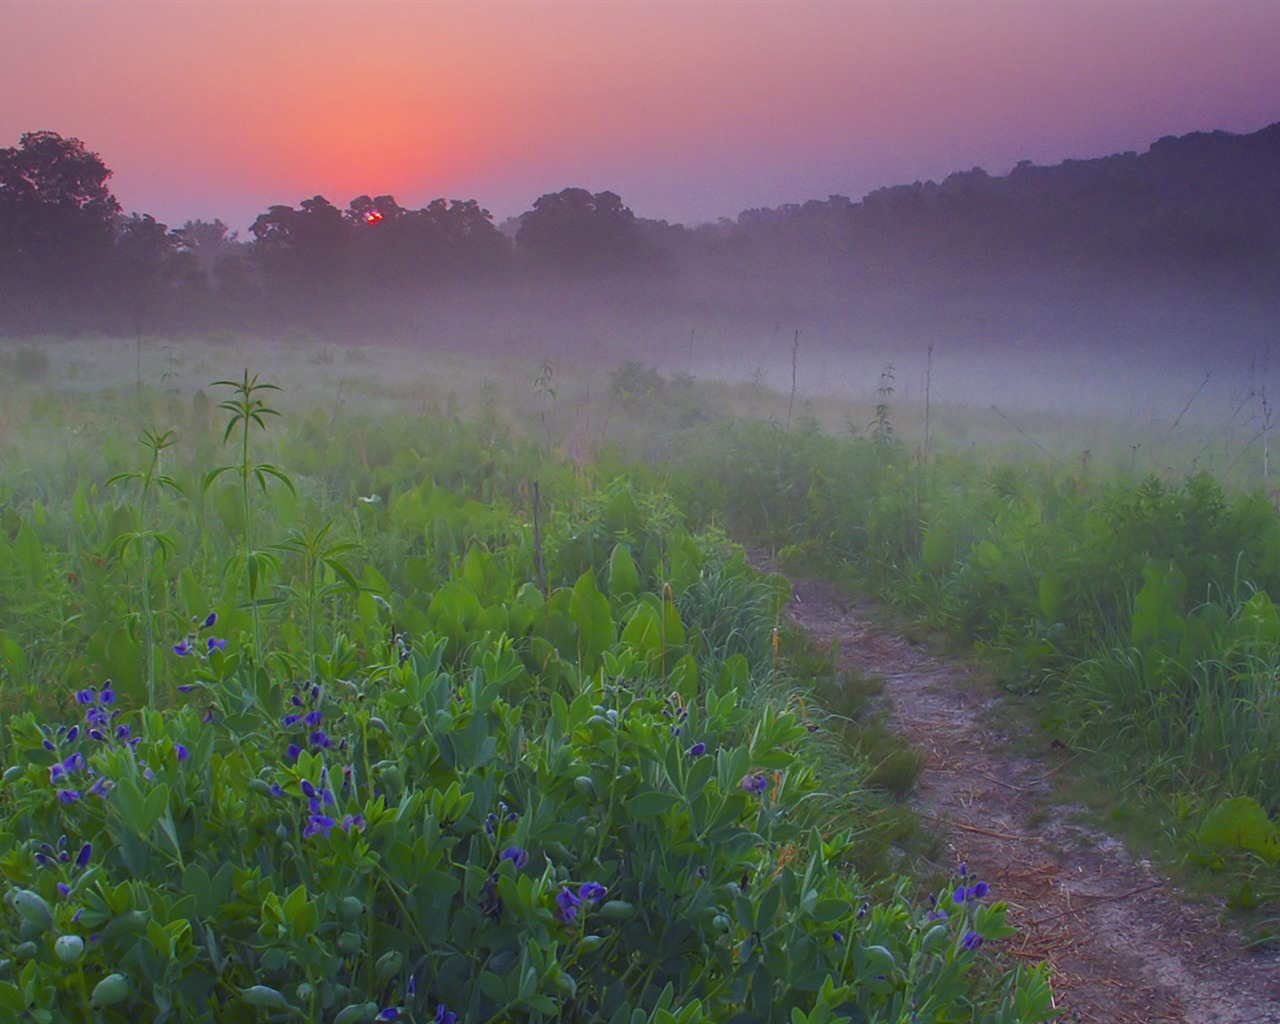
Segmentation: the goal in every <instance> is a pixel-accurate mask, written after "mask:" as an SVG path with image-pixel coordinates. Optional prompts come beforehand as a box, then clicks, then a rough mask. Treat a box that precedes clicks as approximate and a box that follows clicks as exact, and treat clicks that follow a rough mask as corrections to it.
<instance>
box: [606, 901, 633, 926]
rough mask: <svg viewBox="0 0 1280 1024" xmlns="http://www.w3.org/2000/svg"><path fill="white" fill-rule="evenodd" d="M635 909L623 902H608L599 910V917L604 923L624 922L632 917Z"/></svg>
mask: <svg viewBox="0 0 1280 1024" xmlns="http://www.w3.org/2000/svg"><path fill="white" fill-rule="evenodd" d="M635 912H636V908H635V907H634V906H632V905H631V904H630V903H628V902H626V901H625V900H610V901H609V902H608V903H606V904H605V905H604V906H603V907H601V908H600V916H601V917H603V918H604V919H605V920H606V921H626V920H627V919H628V918H631V917H634V916H635Z"/></svg>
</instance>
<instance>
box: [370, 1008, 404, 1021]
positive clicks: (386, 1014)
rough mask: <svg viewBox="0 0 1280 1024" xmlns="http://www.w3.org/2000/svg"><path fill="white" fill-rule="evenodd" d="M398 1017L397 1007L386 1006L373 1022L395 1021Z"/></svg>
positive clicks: (398, 1009) (398, 1010)
mask: <svg viewBox="0 0 1280 1024" xmlns="http://www.w3.org/2000/svg"><path fill="white" fill-rule="evenodd" d="M399 1016H400V1008H399V1007H398V1006H388V1007H386V1008H384V1009H382V1010H379V1011H378V1016H376V1017H374V1018H373V1019H374V1020H395V1019H396V1018H397V1017H399Z"/></svg>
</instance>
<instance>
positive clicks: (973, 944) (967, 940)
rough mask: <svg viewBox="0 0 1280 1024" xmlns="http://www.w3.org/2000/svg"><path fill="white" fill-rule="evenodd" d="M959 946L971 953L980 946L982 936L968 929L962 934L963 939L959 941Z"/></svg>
mask: <svg viewBox="0 0 1280 1024" xmlns="http://www.w3.org/2000/svg"><path fill="white" fill-rule="evenodd" d="M960 945H962V946H964V948H965V949H967V950H969V951H970V952H972V951H973V950H975V949H977V948H978V947H979V946H981V945H982V936H981V935H980V934H979V933H978V932H975V931H973V930H972V929H970V930H969V931H967V932H965V933H964V938H963V939H961V940H960Z"/></svg>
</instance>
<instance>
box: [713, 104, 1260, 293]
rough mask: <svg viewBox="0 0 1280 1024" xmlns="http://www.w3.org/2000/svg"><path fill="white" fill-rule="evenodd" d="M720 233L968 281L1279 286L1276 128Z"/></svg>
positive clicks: (757, 219)
mask: <svg viewBox="0 0 1280 1024" xmlns="http://www.w3.org/2000/svg"><path fill="white" fill-rule="evenodd" d="M728 233H729V234H737V235H738V236H739V240H740V242H743V243H747V245H748V246H749V247H750V248H751V249H754V250H756V251H757V252H760V251H765V250H770V249H774V250H777V251H779V252H783V251H787V252H789V253H790V254H791V255H794V253H795V251H796V250H808V251H810V252H811V253H813V254H814V255H815V256H816V255H821V256H823V257H825V258H831V257H837V258H839V259H840V260H842V261H843V262H846V263H848V264H851V265H855V266H861V267H863V268H864V269H872V270H874V269H886V270H887V269H895V268H896V269H901V268H902V267H903V266H904V265H906V264H912V263H914V262H916V261H920V260H923V261H925V262H926V263H927V264H929V265H930V266H932V267H934V268H935V269H943V268H952V269H960V270H967V271H969V272H974V271H981V270H988V271H1009V270H1017V271H1019V272H1023V273H1025V272H1027V271H1029V270H1033V269H1034V270H1049V269H1053V270H1064V269H1067V270H1074V271H1075V272H1076V273H1079V274H1084V275H1086V276H1098V275H1111V274H1114V273H1115V272H1117V271H1121V272H1129V273H1133V274H1142V275H1146V274H1149V273H1151V272H1160V271H1164V272H1169V271H1173V272H1187V271H1195V272H1204V273H1208V274H1211V275H1212V276H1214V277H1215V278H1217V279H1219V280H1221V279H1225V278H1228V277H1229V278H1234V279H1235V280H1236V281H1237V282H1238V283H1239V284H1241V285H1243V286H1246V287H1248V286H1251V285H1252V286H1254V287H1269V286H1274V285H1276V284H1277V283H1280V278H1278V277H1277V269H1278V267H1280V262H1278V258H1280V123H1277V124H1273V125H1271V126H1269V127H1267V128H1264V129H1262V130H1261V131H1257V132H1254V133H1252V134H1248V135H1234V134H1231V133H1229V132H1222V131H1214V132H1196V133H1193V134H1191V135H1184V136H1181V137H1173V136H1169V137H1166V138H1162V139H1160V140H1159V141H1158V142H1156V143H1154V144H1153V145H1152V146H1151V147H1150V149H1148V150H1147V151H1146V152H1145V153H1140V154H1139V153H1133V152H1129V153H1119V154H1116V155H1113V156H1107V157H1101V158H1098V159H1093V160H1067V161H1064V162H1063V163H1060V164H1055V165H1053V166H1049V167H1041V166H1037V165H1035V164H1033V163H1031V162H1030V161H1024V162H1022V163H1020V164H1018V166H1017V167H1015V168H1014V169H1013V171H1012V172H1011V173H1009V174H1008V175H1006V176H1003V177H998V176H993V175H990V174H988V173H987V172H986V171H984V170H982V169H981V168H977V167H975V168H973V169H972V170H968V171H958V172H956V173H954V174H952V175H950V176H949V177H947V178H946V179H945V180H943V181H942V182H940V183H939V182H932V181H930V182H923V183H922V182H916V183H914V184H911V185H897V186H893V187H889V188H882V189H878V190H876V191H874V192H871V193H870V194H868V195H867V196H866V197H864V198H863V199H862V201H861V202H853V201H851V200H850V199H848V198H847V197H844V196H832V197H830V198H829V199H827V200H823V201H817V200H815V201H811V202H807V203H804V204H795V205H789V206H783V207H779V208H776V209H760V210H747V211H744V212H743V213H742V214H741V215H740V216H739V217H738V219H737V222H736V223H735V224H734V225H733V227H732V228H731V229H729V230H728Z"/></svg>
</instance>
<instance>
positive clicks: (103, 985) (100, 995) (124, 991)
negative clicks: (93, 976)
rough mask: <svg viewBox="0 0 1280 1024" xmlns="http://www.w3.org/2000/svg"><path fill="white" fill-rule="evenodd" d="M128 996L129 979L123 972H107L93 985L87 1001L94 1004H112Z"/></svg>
mask: <svg viewBox="0 0 1280 1024" xmlns="http://www.w3.org/2000/svg"><path fill="white" fill-rule="evenodd" d="M128 998H129V979H128V978H126V977H125V976H124V975H123V974H108V975H107V976H106V977H105V978H103V979H102V980H101V981H100V982H98V984H96V985H94V986H93V995H92V996H90V997H89V1002H91V1003H92V1004H93V1005H94V1006H114V1005H115V1004H116V1003H121V1002H124V1000H126V999H128Z"/></svg>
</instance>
